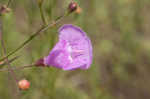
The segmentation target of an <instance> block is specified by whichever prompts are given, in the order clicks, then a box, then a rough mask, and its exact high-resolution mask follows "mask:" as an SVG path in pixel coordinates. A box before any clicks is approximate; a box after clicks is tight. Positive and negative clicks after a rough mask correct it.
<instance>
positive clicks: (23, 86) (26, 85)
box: [18, 79, 30, 90]
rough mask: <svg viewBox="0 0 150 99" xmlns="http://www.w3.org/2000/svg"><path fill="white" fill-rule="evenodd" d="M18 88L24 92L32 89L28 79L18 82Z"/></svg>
mask: <svg viewBox="0 0 150 99" xmlns="http://www.w3.org/2000/svg"><path fill="white" fill-rule="evenodd" d="M18 86H19V88H20V89H22V90H27V89H29V87H30V82H29V81H28V80H26V79H23V80H20V81H19V82H18Z"/></svg>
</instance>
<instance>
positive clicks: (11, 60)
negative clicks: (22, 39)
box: [0, 56, 19, 68]
mask: <svg viewBox="0 0 150 99" xmlns="http://www.w3.org/2000/svg"><path fill="white" fill-rule="evenodd" d="M18 58H19V56H16V57H13V58H12V59H9V63H11V62H13V61H15V60H16V59H18ZM4 65H6V61H5V60H4V61H1V62H0V66H4ZM0 68H1V67H0Z"/></svg>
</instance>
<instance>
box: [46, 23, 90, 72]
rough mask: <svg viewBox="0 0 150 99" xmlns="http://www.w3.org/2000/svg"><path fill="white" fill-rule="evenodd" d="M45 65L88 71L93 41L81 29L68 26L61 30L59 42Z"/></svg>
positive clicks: (47, 57)
mask: <svg viewBox="0 0 150 99" xmlns="http://www.w3.org/2000/svg"><path fill="white" fill-rule="evenodd" d="M43 63H44V65H46V66H53V67H57V68H61V69H63V70H74V69H77V68H80V69H88V68H89V67H90V65H91V63H92V44H91V41H90V39H89V38H88V37H87V35H86V33H85V32H83V31H82V30H81V29H80V28H79V27H77V26H73V25H71V24H66V25H64V26H62V27H61V28H60V29H59V41H58V43H57V44H56V45H55V46H54V48H53V49H52V50H51V52H50V53H49V55H48V56H46V57H45V58H44V59H43Z"/></svg>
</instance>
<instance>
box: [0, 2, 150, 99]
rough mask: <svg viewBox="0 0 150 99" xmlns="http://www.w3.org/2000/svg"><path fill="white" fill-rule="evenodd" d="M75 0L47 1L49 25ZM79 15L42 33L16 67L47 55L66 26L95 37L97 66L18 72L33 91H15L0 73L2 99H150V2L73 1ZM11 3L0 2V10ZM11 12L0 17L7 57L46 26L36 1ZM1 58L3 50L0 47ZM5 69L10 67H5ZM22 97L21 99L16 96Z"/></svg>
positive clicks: (15, 4)
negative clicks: (84, 68) (78, 68)
mask: <svg viewBox="0 0 150 99" xmlns="http://www.w3.org/2000/svg"><path fill="white" fill-rule="evenodd" d="M70 1H71V0H44V3H43V11H44V15H45V17H46V21H47V22H52V21H53V20H54V19H56V17H58V16H60V15H62V14H63V13H64V12H65V11H66V8H67V7H68V4H69V2H70ZM74 1H76V2H77V3H78V4H79V6H80V7H81V9H82V11H81V13H78V14H77V13H73V14H72V15H70V16H68V17H65V18H64V20H63V21H61V22H60V23H59V24H57V25H56V26H55V27H53V28H51V29H49V30H48V31H47V32H45V33H42V34H40V35H39V36H38V37H36V38H35V39H34V40H32V41H31V42H30V43H29V44H28V45H26V46H25V47H24V48H23V49H22V50H20V51H18V52H17V53H16V54H15V55H13V56H17V55H19V56H20V57H19V59H17V60H16V61H15V62H13V63H12V65H13V66H18V67H20V66H23V65H28V64H32V63H33V62H35V61H36V60H38V59H39V58H41V57H44V56H46V55H48V53H49V51H50V50H51V48H52V47H53V46H54V44H55V43H56V42H57V36H58V32H57V31H58V28H59V27H60V26H61V25H63V24H68V23H69V24H74V25H77V26H80V27H81V28H82V29H83V30H84V31H85V32H86V33H87V34H88V36H89V37H90V38H91V41H92V44H93V54H94V55H93V56H94V57H93V64H92V66H91V68H90V69H88V70H75V71H63V70H60V69H56V68H32V69H24V70H16V71H15V73H16V76H17V78H18V79H19V80H21V79H24V78H25V79H27V80H29V81H30V83H31V87H30V89H29V90H27V91H19V92H17V91H16V86H15V81H14V79H13V78H12V76H11V74H9V73H8V72H0V99H150V79H149V76H150V44H149V42H150V33H149V32H150V13H149V11H150V1H149V0H74ZM7 2H8V0H0V5H4V4H7ZM10 8H11V12H10V13H8V14H6V15H3V16H1V20H2V22H3V35H4V37H3V39H4V42H5V46H6V48H7V52H8V53H9V52H10V51H12V50H14V49H15V48H16V47H18V46H19V45H20V44H21V43H22V42H23V41H25V40H26V39H27V38H28V37H29V36H30V35H31V34H32V33H33V32H35V31H37V30H38V29H39V28H40V27H41V26H42V20H41V16H40V9H39V7H38V3H37V0H12V2H11V4H10ZM0 52H1V54H0V58H2V57H3V56H4V55H3V54H2V48H1V46H0ZM6 67H7V66H6ZM17 93H19V96H18V95H16V94H17Z"/></svg>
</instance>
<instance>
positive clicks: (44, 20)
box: [39, 5, 47, 25]
mask: <svg viewBox="0 0 150 99" xmlns="http://www.w3.org/2000/svg"><path fill="white" fill-rule="evenodd" d="M39 8H40V14H41V18H42V21H43V24H44V25H46V24H47V23H46V19H45V16H44V12H43V10H42V5H41V6H40V5H39Z"/></svg>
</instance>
